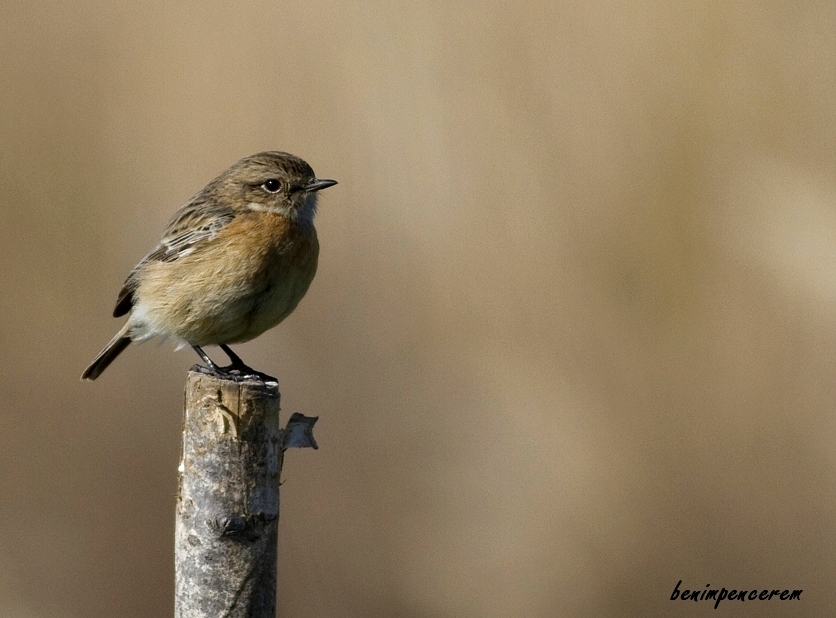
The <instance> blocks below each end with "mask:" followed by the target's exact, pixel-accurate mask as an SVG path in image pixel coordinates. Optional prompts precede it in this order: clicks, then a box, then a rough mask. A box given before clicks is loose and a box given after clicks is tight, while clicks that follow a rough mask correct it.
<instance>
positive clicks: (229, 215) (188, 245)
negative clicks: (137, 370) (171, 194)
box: [113, 192, 235, 318]
mask: <svg viewBox="0 0 836 618" xmlns="http://www.w3.org/2000/svg"><path fill="white" fill-rule="evenodd" d="M234 217H235V212H234V211H233V210H232V208H229V207H228V206H224V205H222V204H218V203H217V202H215V201H213V200H210V199H206V197H205V195H204V193H203V192H201V193H200V194H198V195H196V196H195V197H194V198H193V199H192V200H191V201H190V202H188V203H187V204H186V205H185V206H183V207H182V208H181V209H180V210H178V211H177V212H176V213H175V214H174V216H173V217H172V218H171V220H170V221H169V222H168V225H167V226H166V228H165V231H164V232H163V236H162V238H161V239H160V242H159V243H157V246H156V247H154V249H153V250H152V251H151V253H149V254H148V255H146V256H145V257H144V258H142V260H140V262H139V264H137V265H136V266H135V267H134V269H133V270H132V271H131V274H130V275H128V278H127V279H126V280H125V285H123V286H122V290H121V291H120V292H119V298H118V299H117V301H116V308H115V309H114V310H113V317H116V318H118V317H119V316H122V315H125V314H126V313H128V311H130V310H131V306H132V305H133V298H132V296H133V292H134V290H136V287H137V284H138V280H137V274H138V272H139V270H140V269H141V267H142V265H143V264H145V263H147V262H153V261H159V262H173V261H174V260H176V259H178V258H181V257H184V256H186V255H189V254H190V253H193V252H194V251H196V250H199V249H200V245H201V243H203V242H205V241H208V240H211V239H212V238H214V237H215V235H216V234H217V233H218V231H219V230H220V229H222V228H223V227H224V226H226V225H227V224H228V223H229V222H230V221H232V219H233V218H234Z"/></svg>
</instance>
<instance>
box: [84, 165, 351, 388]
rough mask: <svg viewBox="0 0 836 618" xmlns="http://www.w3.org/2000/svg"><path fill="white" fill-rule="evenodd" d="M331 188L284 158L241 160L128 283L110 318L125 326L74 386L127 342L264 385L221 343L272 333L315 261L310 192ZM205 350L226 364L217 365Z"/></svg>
mask: <svg viewBox="0 0 836 618" xmlns="http://www.w3.org/2000/svg"><path fill="white" fill-rule="evenodd" d="M335 184H337V182H336V181H335V180H324V179H318V178H316V176H315V175H314V171H313V170H312V169H311V166H310V165H308V164H307V163H305V162H304V161H303V160H302V159H300V158H299V157H295V156H293V155H291V154H288V153H286V152H262V153H259V154H255V155H252V156H250V157H246V158H244V159H241V160H240V161H238V163H236V164H235V165H233V166H232V167H230V168H229V169H228V170H226V171H225V172H223V173H222V174H221V175H220V176H218V177H217V178H215V179H214V180H213V181H212V182H210V183H209V184H208V185H206V187H205V188H204V189H203V190H201V191H200V192H199V193H197V194H196V195H195V196H194V197H192V198H191V199H190V200H189V201H188V202H187V203H186V204H185V205H184V206H183V207H182V208H181V209H180V210H178V211H177V212H176V213H175V214H174V216H173V217H172V218H171V220H170V221H169V222H168V225H167V226H166V228H165V231H164V232H163V235H162V238H161V239H160V242H159V243H158V244H157V246H156V247H154V249H153V250H152V251H151V252H150V253H149V254H148V255H146V256H145V257H144V258H143V259H142V260H141V261H140V262H139V264H137V265H136V267H135V268H134V269H133V270H132V271H131V274H130V275H128V278H127V280H126V281H125V285H124V286H123V287H122V291H121V292H119V297H118V299H117V301H116V308H115V309H114V310H113V316H114V317H117V318H118V317H121V316H123V315H126V314H127V315H128V320H127V322H125V325H124V326H123V327H122V329H121V330H120V331H119V332H118V333H116V336H115V337H114V338H113V339H112V340H111V341H110V343H108V344H107V345H106V346H105V348H104V349H103V350H102V351H101V352H100V353H99V355H98V356H97V357H96V359H95V360H94V361H93V362H92V363H91V364H90V366H89V367H88V368H87V369H86V370H85V371H84V373H83V374H82V376H81V379H82V380H95V379H96V378H98V377H99V375H101V373H102V372H103V371H104V370H105V369H106V368H107V367H108V365H110V363H112V362H113V360H114V359H115V358H116V357H117V356H118V355H119V354H120V353H121V352H122V351H124V350H125V348H127V347H128V345H130V344H131V342H134V341H137V342H138V341H144V340H146V339H150V338H151V337H156V336H161V337H163V338H166V337H171V338H173V339H175V340H176V341H177V342H178V343H179V344H180V345H181V346H182V345H190V346H192V348H194V350H195V352H197V354H198V355H199V356H200V358H201V359H202V360H203V362H204V363H206V368H205V369H206V371H207V372H209V373H213V374H215V375H221V376H225V377H231V378H234V379H237V378H252V377H257V378H264V377H265V376H264V374H260V373H258V372H255V371H253V370H252V369H250V368H249V367H247V366H246V365H245V364H244V362H243V361H242V360H241V359H240V358H239V357H238V356H237V355H236V354H235V353H234V352H233V351H232V350H231V349H230V348H229V344H232V343H241V342H244V341H249V340H250V339H253V338H255V337H258V336H259V335H260V334H261V333H263V332H264V331H266V330H268V329H270V328H273V327H274V326H276V325H277V324H278V323H279V322H281V321H282V320H284V319H285V318H286V317H287V316H288V315H290V313H291V312H292V311H293V310H294V309H295V308H296V305H298V304H299V301H300V300H302V297H303V296H304V295H305V292H307V291H308V286H310V284H311V281H312V280H313V278H314V275H315V274H316V265H317V259H318V257H319V242H318V240H317V237H316V230H315V229H314V224H313V220H314V215H315V214H316V201H317V192H318V191H320V190H322V189H325V188H327V187H331V186H333V185H335ZM207 345H217V346H220V347H221V349H222V350H223V351H224V352H225V353H226V354H227V356H229V359H230V361H231V364H230V365H229V366H227V367H219V366H218V365H216V364H215V363H214V362H213V361H212V359H211V358H209V356H208V355H207V354H206V352H204V351H203V349H202V346H207ZM267 377H269V376H267Z"/></svg>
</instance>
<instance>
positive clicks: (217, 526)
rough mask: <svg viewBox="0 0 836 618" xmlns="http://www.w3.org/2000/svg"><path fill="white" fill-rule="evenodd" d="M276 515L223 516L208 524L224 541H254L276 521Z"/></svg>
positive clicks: (260, 513) (261, 513) (235, 514)
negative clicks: (265, 528) (266, 527)
mask: <svg viewBox="0 0 836 618" xmlns="http://www.w3.org/2000/svg"><path fill="white" fill-rule="evenodd" d="M278 518H279V516H278V515H277V514H275V513H264V512H261V511H260V512H258V513H253V514H245V515H240V514H237V513H234V514H232V515H221V516H219V517H216V518H215V519H213V520H211V521H209V522H208V524H209V527H211V528H212V529H213V530H214V531H215V532H217V534H218V536H219V537H220V538H222V539H230V540H234V541H254V540H256V539H258V538H259V537H260V536H261V533H262V531H263V529H264V527H265V526H267V525H269V524H270V523H272V522H274V521H276V520H277V519H278Z"/></svg>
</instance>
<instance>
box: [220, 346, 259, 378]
mask: <svg viewBox="0 0 836 618" xmlns="http://www.w3.org/2000/svg"><path fill="white" fill-rule="evenodd" d="M218 347H220V348H221V350H223V351H224V354H226V355H227V356H228V357H229V360H231V361H232V364H231V365H230V366H229V367H228V369H244V370H246V371H252V369H251V368H250V367H248V366H247V364H246V363H245V362H244V361H242V360H241V357H240V356H238V355H237V354H236V353H235V352H233V351H232V348H230V347H229V346H228V345H226V344H224V343H222V344H220V346H218Z"/></svg>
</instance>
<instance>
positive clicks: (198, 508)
mask: <svg viewBox="0 0 836 618" xmlns="http://www.w3.org/2000/svg"><path fill="white" fill-rule="evenodd" d="M281 441H282V432H281V431H280V429H279V390H278V385H277V384H275V383H268V384H264V383H262V382H258V381H247V382H242V383H237V382H234V381H232V380H223V379H220V378H217V377H214V376H209V375H204V374H202V373H198V372H196V371H191V372H189V377H188V382H187V385H186V405H185V418H184V423H183V451H182V459H181V461H180V483H179V492H178V496H177V522H176V527H175V612H174V613H175V616H176V618H209V617H211V618H219V617H229V618H233V617H234V618H244V617H246V618H274V617H275V615H276V568H277V556H276V552H277V540H278V525H279V477H280V474H281V464H282V459H283V457H282V443H281Z"/></svg>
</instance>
